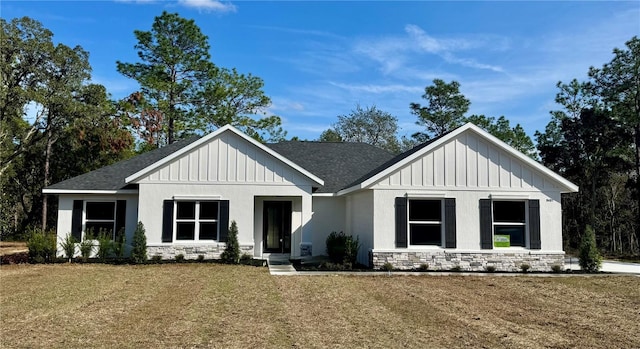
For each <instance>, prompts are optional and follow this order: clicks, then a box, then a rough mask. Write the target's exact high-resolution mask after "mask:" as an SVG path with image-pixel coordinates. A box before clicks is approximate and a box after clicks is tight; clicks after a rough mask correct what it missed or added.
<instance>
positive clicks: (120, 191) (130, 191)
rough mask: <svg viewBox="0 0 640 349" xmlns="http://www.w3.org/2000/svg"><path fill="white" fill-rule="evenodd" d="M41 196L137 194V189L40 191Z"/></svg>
mask: <svg viewBox="0 0 640 349" xmlns="http://www.w3.org/2000/svg"><path fill="white" fill-rule="evenodd" d="M42 193H43V194H109V195H114V194H138V190H137V189H117V190H90V189H42Z"/></svg>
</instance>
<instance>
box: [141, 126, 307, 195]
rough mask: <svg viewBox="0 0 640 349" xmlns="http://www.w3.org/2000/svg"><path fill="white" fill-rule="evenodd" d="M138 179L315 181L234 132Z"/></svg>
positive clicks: (250, 182) (259, 182)
mask: <svg viewBox="0 0 640 349" xmlns="http://www.w3.org/2000/svg"><path fill="white" fill-rule="evenodd" d="M138 182H139V183H141V184H142V183H218V184H222V183H225V184H227V183H228V184H234V183H243V184H246V185H297V184H301V183H302V184H305V185H312V183H311V181H309V180H308V179H306V177H304V176H303V175H302V174H300V173H299V172H298V171H296V170H294V169H292V168H291V167H289V166H288V165H286V164H284V163H283V162H282V161H280V160H278V159H276V158H274V157H273V156H272V155H270V154H268V153H267V152H265V151H264V150H262V149H259V148H258V147H256V146H255V145H253V144H250V143H249V142H247V141H246V140H244V139H242V138H241V137H240V136H238V135H236V134H234V133H232V132H225V133H222V134H220V135H219V136H218V137H215V138H213V139H211V141H209V142H207V143H205V144H202V145H200V146H199V147H197V148H195V149H193V150H191V151H190V152H189V153H188V154H184V155H183V156H181V157H179V158H177V159H174V160H173V161H171V162H169V163H167V164H165V165H163V166H162V167H160V168H159V169H157V170H155V171H153V172H151V173H149V174H148V175H146V176H144V177H143V178H142V179H140V180H139V181H138Z"/></svg>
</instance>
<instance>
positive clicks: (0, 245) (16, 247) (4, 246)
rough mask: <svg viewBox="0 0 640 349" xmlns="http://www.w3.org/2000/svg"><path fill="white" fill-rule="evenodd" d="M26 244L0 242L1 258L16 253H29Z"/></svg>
mask: <svg viewBox="0 0 640 349" xmlns="http://www.w3.org/2000/svg"><path fill="white" fill-rule="evenodd" d="M27 251H29V249H28V248H27V243H26V242H20V241H17V242H12V241H0V256H6V255H10V254H14V253H21V252H27Z"/></svg>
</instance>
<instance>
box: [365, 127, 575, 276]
mask: <svg viewBox="0 0 640 349" xmlns="http://www.w3.org/2000/svg"><path fill="white" fill-rule="evenodd" d="M364 191H371V192H372V193H373V199H372V203H373V217H374V224H373V227H374V228H373V229H374V230H373V242H374V243H373V247H372V249H371V252H372V259H371V264H372V265H373V266H374V267H381V266H382V265H383V264H384V263H386V262H390V263H392V264H394V265H396V267H398V268H405V269H406V268H417V267H419V266H420V264H422V263H427V264H429V261H432V262H434V263H435V264H434V266H436V265H437V266H438V268H441V269H449V268H451V267H453V266H455V265H460V266H461V267H462V268H463V269H465V268H466V269H467V270H481V269H482V268H484V267H486V266H487V265H488V263H489V261H491V263H493V262H495V261H496V260H497V259H502V260H504V263H502V264H496V265H495V266H496V267H497V268H498V270H505V271H506V270H515V269H517V268H518V267H519V264H521V263H522V261H523V260H526V261H527V262H528V263H529V264H530V265H531V266H532V268H534V269H535V268H538V269H540V270H542V269H544V270H545V271H548V270H550V266H551V265H552V264H559V263H561V262H562V261H561V260H562V258H561V257H558V256H562V255H563V252H562V209H561V193H560V188H559V187H558V183H556V182H554V181H553V180H552V179H551V178H550V177H549V176H548V175H547V174H544V173H542V172H540V171H539V170H535V169H534V168H532V167H531V166H530V165H528V164H526V163H525V162H523V161H522V160H520V159H518V158H516V157H514V156H512V155H511V154H508V153H507V152H505V151H504V150H502V149H500V148H498V147H497V146H495V145H494V144H493V143H492V142H490V141H488V140H486V139H485V138H483V137H481V136H479V135H478V134H477V133H475V132H472V131H466V132H463V133H461V134H459V135H458V136H456V137H454V138H452V139H451V140H449V141H447V142H445V143H443V144H441V145H440V146H438V147H436V148H434V149H431V150H429V151H427V152H426V153H425V154H423V155H422V156H419V157H418V158H416V159H414V160H413V161H411V162H409V163H407V164H405V165H404V166H402V167H401V168H398V169H397V170H396V171H394V172H392V173H390V174H388V175H387V176H385V177H383V178H380V179H379V180H377V181H376V182H375V183H374V184H373V185H371V186H370V187H369V189H364ZM397 197H409V198H412V197H413V198H440V199H444V198H450V199H455V202H456V220H455V222H456V247H455V248H445V247H440V246H411V245H409V246H408V248H398V247H396V243H395V230H394V229H395V204H394V202H395V198H397ZM491 198H498V199H500V200H539V202H540V240H541V250H536V251H533V250H531V249H530V248H529V247H530V246H528V245H527V246H526V247H510V248H495V247H494V248H493V249H490V250H482V249H481V243H480V207H479V206H480V200H481V199H491ZM526 239H527V241H528V240H529V232H528V229H527V232H526ZM443 241H444V237H443ZM442 246H444V243H443V245H442ZM532 252H536V256H537V257H535V258H538V259H540V260H541V261H539V262H537V261H535V260H531V259H529V258H528V257H527V256H529V254H530V253H532ZM545 253H546V255H545ZM452 256H456V257H452ZM452 258H453V259H452ZM436 260H437V261H436ZM534 262H535V263H534ZM494 264H495V263H494Z"/></svg>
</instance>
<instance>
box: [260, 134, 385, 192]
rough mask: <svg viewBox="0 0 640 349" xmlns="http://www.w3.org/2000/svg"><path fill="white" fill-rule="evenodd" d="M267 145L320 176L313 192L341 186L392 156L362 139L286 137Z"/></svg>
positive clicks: (337, 188)
mask: <svg viewBox="0 0 640 349" xmlns="http://www.w3.org/2000/svg"><path fill="white" fill-rule="evenodd" d="M267 146H268V147H269V148H271V149H273V150H275V151H276V152H278V153H279V154H280V155H282V156H284V157H286V158H287V159H289V160H291V161H293V162H295V163H296V164H298V165H300V166H302V168H304V169H305V170H307V171H309V172H311V173H313V174H314V175H316V176H318V177H320V178H321V179H322V180H324V186H323V187H322V188H319V189H318V190H317V191H316V192H317V193H335V192H337V191H339V190H340V189H344V188H345V187H346V186H347V185H348V184H349V183H352V182H353V181H355V180H356V179H358V178H360V177H362V176H363V175H365V174H367V173H369V172H370V171H371V170H372V169H373V168H376V167H378V166H379V165H380V164H382V163H384V162H386V161H387V160H389V159H391V158H392V157H393V155H392V154H391V153H389V152H387V151H386V150H383V149H380V148H378V147H375V146H372V145H369V144H366V143H341V142H308V141H302V142H301V141H289V142H281V143H273V144H267Z"/></svg>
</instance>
